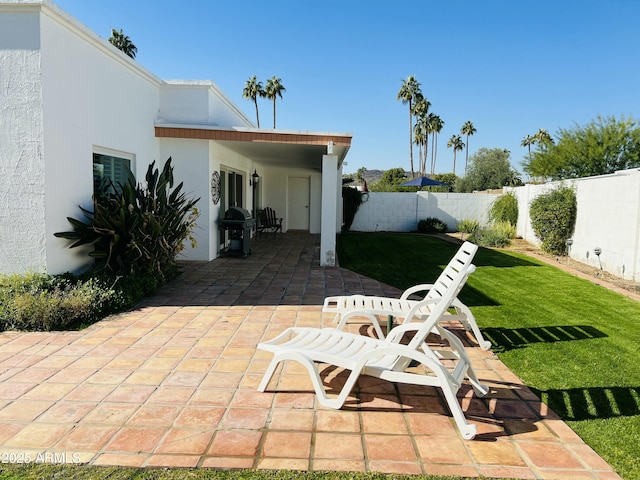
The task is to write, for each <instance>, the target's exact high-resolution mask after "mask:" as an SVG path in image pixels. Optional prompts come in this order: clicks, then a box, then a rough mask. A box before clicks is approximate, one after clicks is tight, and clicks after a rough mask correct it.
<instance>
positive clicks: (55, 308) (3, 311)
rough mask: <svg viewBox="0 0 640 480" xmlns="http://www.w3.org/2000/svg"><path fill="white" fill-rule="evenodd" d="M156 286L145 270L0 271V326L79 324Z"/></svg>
mask: <svg viewBox="0 0 640 480" xmlns="http://www.w3.org/2000/svg"><path fill="white" fill-rule="evenodd" d="M158 286H159V282H158V280H156V279H154V278H153V277H148V276H127V277H117V276H111V275H105V274H103V275H99V276H85V277H76V276H73V275H55V276H52V275H46V274H38V273H30V274H27V275H8V276H0V331H4V330H27V331H51V330H62V329H72V328H79V327H83V326H86V325H90V324H92V323H95V322H96V321H98V320H101V319H102V318H104V317H106V316H107V315H110V314H112V313H116V312H121V311H123V310H126V309H127V308H130V307H132V306H134V305H135V304H136V303H138V302H139V301H140V300H141V299H142V298H144V297H145V296H148V295H150V294H152V293H153V292H154V291H155V290H156V289H157V287H158Z"/></svg>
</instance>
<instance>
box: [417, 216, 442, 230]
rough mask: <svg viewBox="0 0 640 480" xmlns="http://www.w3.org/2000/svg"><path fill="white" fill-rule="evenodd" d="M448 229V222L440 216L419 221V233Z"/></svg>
mask: <svg viewBox="0 0 640 480" xmlns="http://www.w3.org/2000/svg"><path fill="white" fill-rule="evenodd" d="M446 231H447V224H446V223H444V222H443V221H442V220H440V219H439V218H435V217H428V218H423V219H422V220H420V221H419V222H418V232H419V233H445V232H446Z"/></svg>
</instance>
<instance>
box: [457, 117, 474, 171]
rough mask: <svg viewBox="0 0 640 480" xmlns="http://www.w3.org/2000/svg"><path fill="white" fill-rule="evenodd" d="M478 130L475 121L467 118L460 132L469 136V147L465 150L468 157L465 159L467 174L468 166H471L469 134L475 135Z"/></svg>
mask: <svg viewBox="0 0 640 480" xmlns="http://www.w3.org/2000/svg"><path fill="white" fill-rule="evenodd" d="M476 132H477V130H476V127H474V126H473V123H471V120H467V121H466V122H464V125H462V128H460V133H461V134H463V135H466V136H467V149H466V151H465V152H466V157H465V160H464V173H465V175H466V174H467V168H468V166H469V136H470V135H473V134H474V133H476Z"/></svg>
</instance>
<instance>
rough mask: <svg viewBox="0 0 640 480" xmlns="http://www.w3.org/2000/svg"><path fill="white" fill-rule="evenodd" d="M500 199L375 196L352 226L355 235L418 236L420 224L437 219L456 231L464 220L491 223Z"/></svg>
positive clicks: (399, 194) (452, 195)
mask: <svg viewBox="0 0 640 480" xmlns="http://www.w3.org/2000/svg"><path fill="white" fill-rule="evenodd" d="M499 196H500V195H496V194H476V193H430V192H416V193H403V192H371V193H369V198H368V200H367V201H366V202H364V203H363V204H362V205H360V208H359V209H358V211H357V213H356V216H355V218H354V220H353V224H352V225H351V231H354V232H415V231H416V230H417V228H418V222H419V221H420V220H423V219H425V218H428V217H435V218H438V219H440V220H442V221H443V222H445V223H446V224H447V227H448V228H449V230H450V231H456V229H457V227H458V222H459V221H460V220H462V219H467V218H468V219H472V220H478V221H479V222H480V224H481V225H484V224H486V223H487V221H488V214H489V209H490V208H491V204H492V203H493V202H494V201H495V200H496V198H498V197H499Z"/></svg>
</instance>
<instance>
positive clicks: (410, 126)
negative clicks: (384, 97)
mask: <svg viewBox="0 0 640 480" xmlns="http://www.w3.org/2000/svg"><path fill="white" fill-rule="evenodd" d="M409 161H410V163H411V178H413V177H414V176H415V175H414V173H413V114H412V113H411V100H409Z"/></svg>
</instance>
